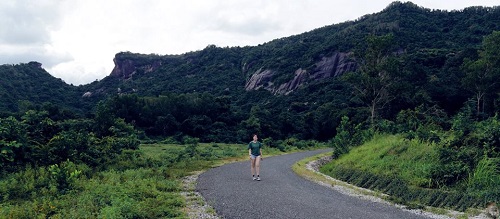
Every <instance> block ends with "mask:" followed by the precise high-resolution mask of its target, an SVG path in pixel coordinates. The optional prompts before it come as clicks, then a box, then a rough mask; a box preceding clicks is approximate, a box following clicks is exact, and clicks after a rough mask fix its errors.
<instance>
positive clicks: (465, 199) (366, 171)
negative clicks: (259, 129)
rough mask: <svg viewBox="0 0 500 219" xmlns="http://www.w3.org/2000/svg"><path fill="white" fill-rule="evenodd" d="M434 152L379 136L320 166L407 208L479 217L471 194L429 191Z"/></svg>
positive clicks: (429, 147)
mask: <svg viewBox="0 0 500 219" xmlns="http://www.w3.org/2000/svg"><path fill="white" fill-rule="evenodd" d="M437 151H438V146H436V145H435V144H432V143H427V142H422V141H418V140H407V139H404V138H403V137H402V136H400V135H383V134H379V135H375V136H374V137H373V139H372V140H370V141H368V142H366V143H364V144H363V145H360V146H358V147H355V148H353V149H352V150H351V151H350V152H349V153H347V154H344V155H342V156H341V157H339V158H338V159H335V160H332V161H331V162H329V163H327V164H325V165H323V166H322V167H321V168H320V172H321V173H323V174H325V175H328V176H330V177H332V178H335V179H339V180H342V181H345V182H347V183H349V184H352V185H355V186H356V187H361V188H367V189H370V190H373V191H376V192H379V193H380V194H378V196H377V193H374V195H375V196H377V197H380V198H383V199H384V200H386V201H389V202H391V203H396V204H401V205H403V206H405V208H408V209H422V210H425V211H427V212H432V213H434V214H439V215H446V216H449V217H453V218H464V217H469V216H471V217H473V216H477V215H478V214H481V212H482V211H481V209H478V208H481V206H482V205H481V203H482V200H481V199H480V198H477V197H476V196H474V195H473V194H469V193H467V192H463V191H455V190H452V189H450V188H447V189H446V190H445V189H430V188H429V187H430V183H431V169H432V168H435V167H436V166H439V161H438V154H437ZM304 165H305V164H300V166H304ZM297 172H299V173H300V172H301V171H297ZM334 182H335V183H336V181H334ZM348 187H349V186H348ZM361 191H363V190H362V189H361ZM383 194H387V195H383ZM368 195H369V194H368Z"/></svg>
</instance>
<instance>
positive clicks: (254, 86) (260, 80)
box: [245, 69, 274, 91]
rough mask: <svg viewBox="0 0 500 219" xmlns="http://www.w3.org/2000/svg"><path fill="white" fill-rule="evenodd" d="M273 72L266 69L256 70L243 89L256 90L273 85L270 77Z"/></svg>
mask: <svg viewBox="0 0 500 219" xmlns="http://www.w3.org/2000/svg"><path fill="white" fill-rule="evenodd" d="M273 75H274V72H273V71H271V70H269V69H267V70H262V69H259V70H257V71H256V72H255V73H254V74H253V75H252V77H251V78H250V79H249V80H248V81H247V83H246V84H245V90H247V91H249V90H258V89H260V88H265V89H269V87H271V86H272V85H273V83H272V81H271V79H273Z"/></svg>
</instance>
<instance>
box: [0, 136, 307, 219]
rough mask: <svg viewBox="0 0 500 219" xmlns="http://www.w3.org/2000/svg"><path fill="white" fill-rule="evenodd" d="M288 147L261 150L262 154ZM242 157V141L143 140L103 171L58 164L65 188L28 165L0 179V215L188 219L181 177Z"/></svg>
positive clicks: (48, 174) (244, 153) (45, 171)
mask: <svg viewBox="0 0 500 219" xmlns="http://www.w3.org/2000/svg"><path fill="white" fill-rule="evenodd" d="M293 151H298V149H297V148H295V147H289V148H288V150H287V151H286V152H282V151H280V150H278V149H275V148H265V149H263V154H264V157H266V156H273V155H278V154H283V153H289V152H293ZM247 155H248V151H247V149H246V145H245V144H219V143H207V144H204V143H200V144H191V145H174V144H143V145H141V146H140V150H138V151H124V152H123V153H122V155H121V156H120V157H118V158H117V159H116V161H115V162H114V163H113V164H110V166H109V167H108V168H107V170H104V171H99V172H93V171H92V170H91V169H90V168H88V167H87V166H84V165H76V164H73V163H71V162H67V163H64V164H61V165H60V166H58V168H59V169H60V170H63V171H60V172H63V173H64V172H65V173H68V174H63V176H64V177H66V178H65V180H66V181H64V182H65V183H67V185H66V188H67V189H65V190H60V189H58V188H60V183H61V182H60V181H58V180H57V179H55V178H54V173H53V172H51V170H52V169H50V168H47V167H46V168H37V169H33V168H29V167H28V168H27V169H26V170H25V171H20V172H18V173H15V174H11V175H9V176H8V177H5V178H3V179H0V198H1V203H0V218H16V219H17V218H187V214H186V212H184V207H185V202H186V200H185V199H184V198H183V197H182V196H181V195H180V192H181V190H182V183H181V181H180V179H181V178H182V177H184V176H187V175H189V174H191V173H192V172H195V171H200V170H205V169H208V168H211V167H214V166H217V165H221V164H223V163H227V162H234V161H239V160H245V159H247ZM70 173H78V174H70Z"/></svg>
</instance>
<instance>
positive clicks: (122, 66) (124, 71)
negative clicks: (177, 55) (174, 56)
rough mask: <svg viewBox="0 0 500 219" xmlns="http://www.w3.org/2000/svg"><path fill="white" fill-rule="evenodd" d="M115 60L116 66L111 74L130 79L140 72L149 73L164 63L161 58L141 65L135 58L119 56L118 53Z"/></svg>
mask: <svg viewBox="0 0 500 219" xmlns="http://www.w3.org/2000/svg"><path fill="white" fill-rule="evenodd" d="M113 62H114V63H115V67H114V68H113V71H111V74H110V75H111V76H114V77H119V78H121V79H129V78H131V77H132V76H133V75H134V74H136V73H138V72H142V73H149V72H152V71H155V70H156V69H158V68H159V67H160V66H161V65H162V62H161V61H160V60H156V61H153V62H151V63H148V64H147V65H141V64H138V63H136V61H134V60H133V59H126V58H125V59H123V58H119V57H118V55H117V56H115V58H114V59H113Z"/></svg>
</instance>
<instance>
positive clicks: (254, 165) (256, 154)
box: [248, 134, 262, 181]
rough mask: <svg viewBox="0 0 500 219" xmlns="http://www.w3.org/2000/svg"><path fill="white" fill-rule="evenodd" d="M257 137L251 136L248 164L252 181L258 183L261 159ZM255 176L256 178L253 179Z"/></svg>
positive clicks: (260, 144)
mask: <svg viewBox="0 0 500 219" xmlns="http://www.w3.org/2000/svg"><path fill="white" fill-rule="evenodd" d="M257 139H258V138H257V135H256V134H254V135H253V141H251V142H250V143H249V144H248V155H249V156H250V164H251V168H250V169H251V171H252V179H253V180H257V181H260V175H259V172H260V160H261V159H262V143H260V142H259V141H257ZM255 174H257V177H255Z"/></svg>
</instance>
